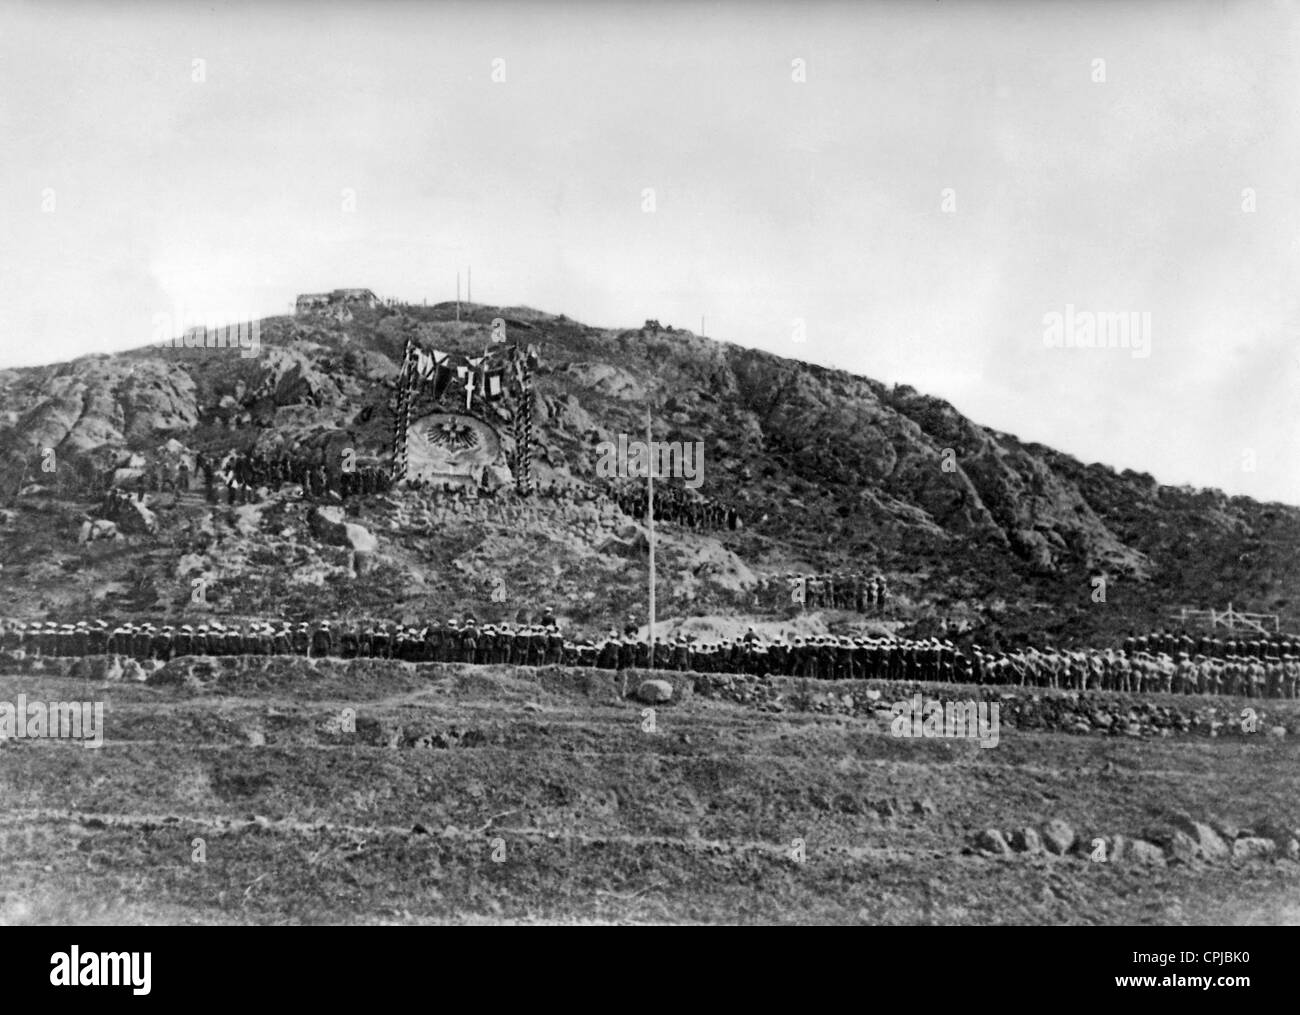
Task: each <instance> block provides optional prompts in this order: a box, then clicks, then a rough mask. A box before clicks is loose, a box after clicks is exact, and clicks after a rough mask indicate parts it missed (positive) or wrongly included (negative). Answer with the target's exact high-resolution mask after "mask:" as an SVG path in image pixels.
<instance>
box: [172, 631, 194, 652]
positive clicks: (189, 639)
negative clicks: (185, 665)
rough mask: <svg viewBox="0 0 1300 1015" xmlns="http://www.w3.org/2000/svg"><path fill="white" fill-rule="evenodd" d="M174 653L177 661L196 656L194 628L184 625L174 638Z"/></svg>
mask: <svg viewBox="0 0 1300 1015" xmlns="http://www.w3.org/2000/svg"><path fill="white" fill-rule="evenodd" d="M172 652H173V653H174V655H175V657H176V658H177V659H183V658H184V657H185V656H189V655H193V654H194V626H193V625H192V624H182V625H181V626H180V629H179V630H178V631H177V632H176V633H175V635H173V637H172Z"/></svg>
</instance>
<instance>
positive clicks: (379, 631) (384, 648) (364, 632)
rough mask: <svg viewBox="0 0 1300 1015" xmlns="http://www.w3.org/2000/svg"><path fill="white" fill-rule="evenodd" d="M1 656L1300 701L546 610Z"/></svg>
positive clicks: (1196, 673)
mask: <svg viewBox="0 0 1300 1015" xmlns="http://www.w3.org/2000/svg"><path fill="white" fill-rule="evenodd" d="M0 647H3V648H4V649H6V650H10V651H12V650H15V649H22V650H24V651H25V652H28V653H31V654H35V655H44V656H56V657H57V656H82V655H97V654H105V653H107V654H120V655H128V656H134V657H135V658H137V659H142V660H143V659H159V660H164V661H165V660H168V659H172V658H176V657H179V656H185V655H301V656H312V657H339V658H344V659H354V658H380V659H397V660H402V661H406V662H463V663H481V664H487V663H498V664H515V665H523V666H540V665H566V666H594V667H599V668H602V669H626V668H630V667H637V668H650V667H653V668H656V669H667V670H678V671H682V672H687V671H691V672H697V673H736V674H753V675H755V676H759V677H763V676H768V675H786V676H794V677H807V678H815V679H822V680H841V679H843V680H847V679H869V680H870V679H878V680H899V681H941V682H949V683H974V684H991V685H1001V686H1013V687H1042V688H1060V689H1071V690H1078V691H1088V690H1112V691H1122V692H1128V693H1138V694H1140V693H1144V692H1163V693H1173V694H1230V695H1244V696H1246V697H1251V698H1295V697H1296V694H1297V684H1298V682H1300V656H1297V655H1295V654H1286V655H1284V656H1282V657H1281V658H1278V659H1276V660H1274V659H1270V658H1267V657H1265V658H1263V659H1256V658H1253V657H1240V658H1229V659H1219V658H1216V657H1212V656H1202V655H1197V656H1188V655H1186V654H1183V653H1180V654H1179V655H1178V656H1177V657H1171V656H1169V655H1166V654H1164V653H1160V654H1151V653H1148V652H1139V653H1136V654H1135V655H1133V656H1132V657H1130V656H1128V655H1125V654H1124V653H1123V652H1120V651H1117V650H1115V649H1113V648H1112V649H1105V650H1103V651H1093V650H1088V651H1082V650H1069V651H1067V650H1039V649H1037V648H1026V649H1023V650H1017V651H1012V652H1004V651H986V650H985V649H983V648H981V647H980V646H974V647H973V648H971V649H969V650H968V651H963V650H962V649H960V648H958V647H957V646H956V645H954V644H953V643H952V642H951V641H948V640H946V639H943V640H941V639H936V638H929V639H920V640H909V639H900V638H868V637H849V636H837V635H829V634H826V635H809V636H806V637H805V636H795V637H793V638H791V639H789V640H785V639H764V638H762V637H760V636H759V635H758V634H757V633H756V632H755V631H754V629H753V628H751V629H750V630H749V631H748V632H747V633H746V634H745V635H744V636H743V637H741V638H735V639H727V638H724V639H719V640H716V641H697V640H695V639H693V638H689V637H685V636H682V635H680V634H679V635H677V636H675V637H673V638H671V639H665V640H662V641H657V642H656V644H655V645H654V647H653V650H652V649H651V646H650V645H649V644H648V642H647V641H646V640H645V639H644V638H642V637H639V636H638V634H637V629H636V625H635V623H634V622H630V623H629V624H628V625H627V626H625V628H624V631H623V634H622V635H619V634H618V632H617V631H614V630H611V631H609V632H608V634H607V635H606V636H605V637H603V638H601V639H597V640H592V639H585V638H584V639H577V640H571V639H568V638H566V637H565V636H564V635H563V633H562V632H561V631H560V628H559V626H558V624H557V623H556V621H555V617H554V615H553V614H552V613H550V612H549V611H548V612H547V614H546V616H544V617H543V618H542V620H541V622H540V623H531V624H507V623H503V624H485V625H481V626H480V625H479V624H478V623H477V622H476V621H475V620H474V618H473V617H467V618H466V619H465V620H464V621H457V620H455V619H450V620H447V621H446V622H444V623H441V624H439V623H433V624H428V625H424V626H420V627H416V626H413V625H405V624H393V623H361V624H332V623H330V622H329V621H324V622H321V623H320V624H316V625H308V624H307V623H306V622H302V623H298V624H292V623H289V622H288V621H280V622H277V623H271V622H267V621H254V622H251V623H250V624H248V625H246V626H241V625H238V624H233V623H232V624H224V623H222V622H220V621H211V622H209V623H206V624H199V625H197V626H192V625H189V624H181V625H179V626H173V625H167V624H164V625H158V626H155V625H154V624H152V623H139V624H136V623H130V622H127V623H123V624H119V625H117V626H115V627H112V628H110V627H109V626H108V625H107V624H106V623H105V622H104V621H102V620H101V621H95V622H93V623H91V622H86V621H82V622H79V623H77V624H58V623H55V622H54V621H49V622H31V623H23V622H11V623H9V624H7V625H5V628H4V630H3V633H2V634H0Z"/></svg>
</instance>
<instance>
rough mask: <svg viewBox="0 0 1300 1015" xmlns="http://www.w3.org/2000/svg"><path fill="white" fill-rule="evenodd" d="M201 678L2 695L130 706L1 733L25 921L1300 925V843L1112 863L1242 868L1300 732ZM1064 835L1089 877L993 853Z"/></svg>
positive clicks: (3, 895) (1064, 858) (685, 694)
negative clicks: (926, 719)
mask: <svg viewBox="0 0 1300 1015" xmlns="http://www.w3.org/2000/svg"><path fill="white" fill-rule="evenodd" d="M201 677H202V674H201V675H200V678H196V677H193V676H184V675H183V676H182V677H180V678H173V679H170V680H167V681H162V680H160V681H158V682H155V683H149V684H143V683H109V684H105V683H96V682H94V681H87V680H84V679H73V678H70V677H66V676H58V675H52V674H7V675H3V676H0V701H8V702H14V701H16V699H17V696H18V695H19V694H23V695H26V697H27V699H28V701H36V700H42V701H48V700H59V701H73V700H76V701H83V700H90V701H103V702H104V703H105V728H106V735H105V742H104V745H103V746H102V747H101V748H99V749H85V748H83V747H82V746H80V745H78V744H76V743H73V742H69V741H57V740H26V739H23V740H9V741H6V742H0V799H3V801H4V806H3V810H2V811H0V923H4V924H30V923H38V924H45V923H73V924H80V923H146V924H155V923H202V924H208V923H393V924H406V923H413V924H417V923H447V922H457V923H485V922H493V923H495V922H519V923H528V922H561V923H588V922H590V923H607V922H619V923H633V922H649V923H656V922H672V923H696V922H698V923H715V922H726V923H759V922H762V923H766V922H776V923H869V924H918V923H920V924H931V923H933V924H991V923H1017V924H1019V923H1029V924H1117V923H1122V924H1201V923H1267V924H1278V923H1287V924H1294V923H1300V864H1298V863H1297V862H1296V861H1295V860H1294V859H1290V858H1288V857H1287V855H1286V854H1287V850H1286V844H1285V840H1286V838H1287V836H1286V835H1285V834H1283V835H1281V836H1280V841H1279V845H1278V849H1277V852H1276V853H1275V854H1274V855H1272V856H1268V857H1261V858H1250V859H1247V858H1245V857H1244V856H1243V857H1238V858H1234V857H1232V856H1231V855H1230V856H1227V857H1217V858H1214V857H1204V856H1190V857H1186V858H1182V860H1181V862H1179V859H1178V858H1175V859H1173V860H1171V861H1170V862H1169V863H1165V862H1163V861H1161V862H1159V863H1156V862H1150V861H1148V862H1140V861H1138V860H1134V859H1128V860H1126V859H1124V858H1123V857H1118V858H1116V859H1115V860H1113V861H1112V860H1110V859H1107V860H1100V859H1095V858H1093V857H1095V856H1096V855H1097V854H1096V852H1095V848H1094V847H1093V846H1092V845H1090V844H1092V843H1093V842H1094V840H1095V839H1096V838H1104V839H1106V840H1107V843H1108V844H1109V843H1110V842H1111V841H1112V840H1113V838H1114V837H1115V836H1117V835H1120V836H1124V837H1127V838H1129V839H1143V838H1149V839H1158V838H1159V832H1160V829H1162V828H1168V827H1169V824H1170V822H1171V821H1174V822H1176V821H1177V820H1178V819H1177V818H1176V817H1175V816H1176V815H1184V816H1190V818H1192V819H1194V820H1195V821H1197V822H1205V823H1212V824H1213V825H1214V826H1215V827H1216V828H1219V829H1220V830H1221V831H1223V835H1224V837H1225V841H1227V842H1228V845H1229V846H1231V845H1232V840H1233V836H1234V834H1236V835H1241V836H1242V837H1243V838H1244V836H1245V835H1246V832H1247V830H1253V832H1254V835H1255V836H1256V838H1255V840H1254V841H1259V840H1258V837H1259V836H1260V835H1263V834H1266V833H1265V832H1264V831H1261V830H1262V829H1273V830H1276V829H1278V828H1285V829H1294V828H1295V827H1296V825H1297V823H1298V822H1297V818H1298V817H1300V814H1297V809H1298V808H1300V792H1298V791H1300V769H1298V766H1297V764H1296V762H1297V760H1298V758H1300V739H1298V738H1297V737H1296V736H1294V735H1260V736H1257V737H1240V736H1238V737H1215V738H1211V737H1208V736H1192V735H1178V734H1176V733H1175V734H1173V735H1165V736H1142V737H1133V736H1115V735H1106V734H1103V733H1100V732H1094V733H1092V734H1077V733H1071V732H1056V731H1050V730H1048V731H1044V730H1041V729H1034V730H1029V729H1026V730H1017V729H1015V728H1011V727H1009V726H1008V725H1006V724H1004V725H1003V727H1002V730H1001V737H1000V742H999V743H998V746H996V747H994V748H990V749H982V748H980V747H979V746H978V745H977V744H975V743H973V742H969V741H954V740H925V739H919V740H918V739H900V738H896V737H894V736H892V735H890V732H889V730H888V728H887V726H886V725H885V724H884V723H882V722H881V721H880V720H879V719H878V718H872V717H871V716H858V715H842V714H823V713H820V712H817V711H802V710H799V709H787V710H786V711H783V712H779V713H775V712H771V711H765V710H761V709H760V708H759V707H755V706H750V705H745V704H738V703H735V702H733V701H728V700H722V699H719V698H716V697H705V696H703V695H702V694H693V693H692V692H691V686H692V684H691V681H690V679H689V678H687V679H683V678H681V677H680V675H678V676H677V678H676V680H675V683H676V684H677V685H678V690H677V694H676V695H675V700H674V701H673V702H670V703H666V704H661V705H658V706H656V707H655V708H654V710H653V714H651V713H650V712H648V711H647V708H648V706H646V705H645V704H642V703H639V702H637V701H634V700H631V699H630V698H624V697H623V696H622V692H623V691H624V690H625V688H624V687H623V685H622V683H621V682H620V678H619V677H618V676H617V675H615V674H612V673H609V672H606V671H585V672H565V671H562V670H558V669H543V670H532V669H529V668H517V669H516V668H508V667H486V668H472V667H461V666H422V667H419V668H418V669H417V668H413V667H410V666H405V665H401V664H392V665H388V666H383V667H381V666H378V665H374V666H369V667H366V668H364V669H361V668H357V667H353V668H347V667H343V666H339V667H331V666H329V665H323V666H321V667H320V668H314V667H312V666H310V665H308V664H306V663H304V662H302V661H293V662H292V663H285V664H284V665H282V666H277V667H272V668H270V669H267V668H265V667H263V668H261V669H257V668H249V669H247V670H243V669H240V668H239V667H238V666H233V667H232V666H227V667H226V668H225V669H222V670H221V671H220V672H213V673H211V674H208V675H207V679H202V678H201ZM819 686H821V687H823V688H824V689H829V690H831V691H835V690H836V687H835V685H819ZM971 690H972V692H973V691H974V689H971ZM1297 705H1300V703H1296V702H1287V703H1282V705H1281V706H1279V708H1278V709H1277V710H1276V711H1275V714H1285V715H1286V716H1287V717H1289V718H1291V719H1294V718H1295V713H1296V711H1297V709H1296V706H1297ZM1053 819H1060V820H1063V821H1064V822H1066V823H1067V824H1068V825H1069V826H1070V829H1071V831H1072V833H1073V834H1074V835H1075V836H1076V837H1077V839H1078V841H1079V845H1078V846H1076V847H1074V848H1073V849H1072V850H1069V851H1067V852H1066V853H1065V854H1064V855H1054V854H1052V853H1050V852H1045V851H1033V850H1030V851H1024V852H1013V853H1011V854H1009V855H1001V856H999V855H988V853H987V852H986V851H981V850H980V849H976V848H973V843H974V842H975V841H976V837H977V836H978V835H979V834H980V833H981V832H983V831H984V830H986V829H999V830H1002V831H1004V832H1005V833H1007V834H1008V835H1010V834H1011V833H1012V832H1014V831H1015V830H1017V829H1021V828H1023V827H1025V826H1032V827H1035V828H1038V829H1042V828H1043V826H1044V825H1045V824H1046V823H1047V822H1049V821H1051V820H1053ZM1108 848H1109V846H1108V847H1107V849H1108ZM1102 852H1103V853H1104V852H1106V850H1103V851H1102ZM1229 853H1231V849H1229Z"/></svg>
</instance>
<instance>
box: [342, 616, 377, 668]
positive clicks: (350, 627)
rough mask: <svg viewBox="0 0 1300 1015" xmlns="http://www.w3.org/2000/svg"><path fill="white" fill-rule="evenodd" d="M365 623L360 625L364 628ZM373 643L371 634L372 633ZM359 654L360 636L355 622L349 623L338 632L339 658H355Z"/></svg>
mask: <svg viewBox="0 0 1300 1015" xmlns="http://www.w3.org/2000/svg"><path fill="white" fill-rule="evenodd" d="M365 626H366V625H364V624H363V625H362V627H363V628H364V627H365ZM372 644H373V635H372ZM360 654H361V636H360V633H359V632H358V631H357V626H356V625H355V624H352V623H349V624H346V625H345V626H344V627H343V630H342V631H341V632H339V658H341V659H357V658H359V657H360Z"/></svg>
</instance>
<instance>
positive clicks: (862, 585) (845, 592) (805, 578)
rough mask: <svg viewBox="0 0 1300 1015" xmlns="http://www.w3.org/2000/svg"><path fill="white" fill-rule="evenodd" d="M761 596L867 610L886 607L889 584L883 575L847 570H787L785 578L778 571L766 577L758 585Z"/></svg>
mask: <svg viewBox="0 0 1300 1015" xmlns="http://www.w3.org/2000/svg"><path fill="white" fill-rule="evenodd" d="M758 594H759V599H760V601H761V602H763V603H766V604H774V605H783V604H785V603H787V602H788V603H793V604H797V605H800V606H804V607H805V608H807V609H810V610H817V609H831V610H856V611H857V612H858V613H867V612H869V611H872V610H877V609H883V608H884V607H885V606H886V605H887V604H888V602H889V585H888V583H887V582H886V581H885V578H884V576H883V575H880V574H872V575H868V574H864V573H860V572H859V573H853V574H845V573H843V572H836V573H835V574H794V573H787V574H786V575H785V578H784V580H782V579H780V578H778V577H777V576H775V575H770V576H767V577H765V578H763V579H762V580H761V581H760V583H759V588H758Z"/></svg>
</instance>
